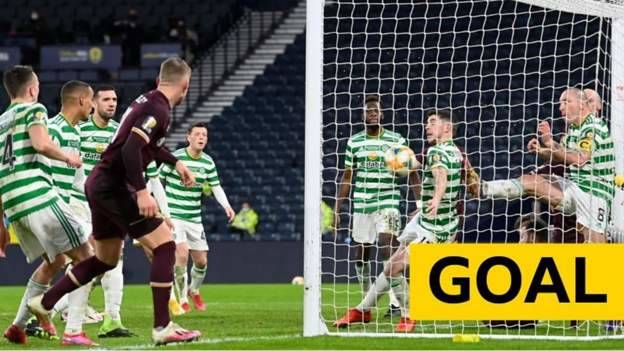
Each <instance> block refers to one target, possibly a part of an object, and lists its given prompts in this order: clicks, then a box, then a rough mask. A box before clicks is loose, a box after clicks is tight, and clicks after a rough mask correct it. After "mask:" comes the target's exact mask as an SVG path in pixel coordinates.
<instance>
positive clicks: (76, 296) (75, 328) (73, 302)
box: [65, 282, 93, 334]
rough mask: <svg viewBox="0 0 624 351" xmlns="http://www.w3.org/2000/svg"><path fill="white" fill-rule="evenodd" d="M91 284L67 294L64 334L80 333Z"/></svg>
mask: <svg viewBox="0 0 624 351" xmlns="http://www.w3.org/2000/svg"><path fill="white" fill-rule="evenodd" d="M92 285H93V282H89V283H88V284H85V285H83V286H81V287H79V288H78V289H76V290H74V291H72V292H70V293H69V294H67V302H68V303H69V306H68V308H67V325H66V326H65V332H66V333H69V334H77V333H80V332H82V322H83V318H84V315H85V313H86V311H87V303H88V302H89V294H91V286H92Z"/></svg>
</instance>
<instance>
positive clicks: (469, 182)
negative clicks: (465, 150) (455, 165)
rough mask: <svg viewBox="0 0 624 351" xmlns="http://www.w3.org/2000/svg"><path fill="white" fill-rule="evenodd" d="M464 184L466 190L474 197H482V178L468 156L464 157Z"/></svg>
mask: <svg viewBox="0 0 624 351" xmlns="http://www.w3.org/2000/svg"><path fill="white" fill-rule="evenodd" d="M464 157H465V159H464V184H465V185H466V190H467V191H468V193H470V194H471V195H472V196H473V197H475V198H478V197H479V196H480V195H481V177H480V176H479V173H477V171H475V169H474V168H473V167H472V164H471V163H470V160H469V159H468V157H467V156H464Z"/></svg>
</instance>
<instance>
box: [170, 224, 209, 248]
mask: <svg viewBox="0 0 624 351" xmlns="http://www.w3.org/2000/svg"><path fill="white" fill-rule="evenodd" d="M171 221H172V222H173V227H174V228H173V239H174V240H175V243H176V244H181V243H188V246H189V248H190V249H191V250H195V251H208V250H210V248H209V247H208V243H207V242H206V233H205V232H204V226H203V224H201V223H193V222H188V221H183V220H180V219H175V218H172V219H171Z"/></svg>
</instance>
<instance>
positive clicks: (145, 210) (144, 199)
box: [137, 189, 158, 218]
mask: <svg viewBox="0 0 624 351" xmlns="http://www.w3.org/2000/svg"><path fill="white" fill-rule="evenodd" d="M137 206H138V207H139V214H140V215H141V216H144V217H148V218H153V217H155V216H156V215H157V214H158V205H157V204H156V200H154V198H153V197H152V195H150V193H149V192H148V191H147V189H143V190H141V191H138V192H137Z"/></svg>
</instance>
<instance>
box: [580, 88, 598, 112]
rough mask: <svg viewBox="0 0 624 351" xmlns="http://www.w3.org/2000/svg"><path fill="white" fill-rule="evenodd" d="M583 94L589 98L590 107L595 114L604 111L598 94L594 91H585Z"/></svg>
mask: <svg viewBox="0 0 624 351" xmlns="http://www.w3.org/2000/svg"><path fill="white" fill-rule="evenodd" d="M583 93H585V96H587V100H588V103H589V106H590V107H591V108H592V110H593V112H594V113H596V114H600V111H602V99H601V98H600V95H599V94H598V92H597V91H595V90H594V89H584V90H583Z"/></svg>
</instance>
